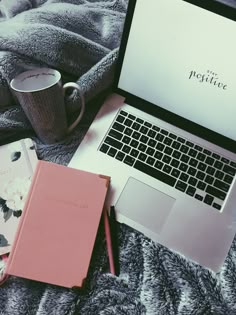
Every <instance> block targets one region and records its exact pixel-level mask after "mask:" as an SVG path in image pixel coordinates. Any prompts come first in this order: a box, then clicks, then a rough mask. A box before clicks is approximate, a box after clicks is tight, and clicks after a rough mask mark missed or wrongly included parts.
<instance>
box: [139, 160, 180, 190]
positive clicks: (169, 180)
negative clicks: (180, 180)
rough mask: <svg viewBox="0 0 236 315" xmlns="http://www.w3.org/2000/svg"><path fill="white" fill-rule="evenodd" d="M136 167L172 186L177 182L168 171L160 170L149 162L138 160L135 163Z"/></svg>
mask: <svg viewBox="0 0 236 315" xmlns="http://www.w3.org/2000/svg"><path fill="white" fill-rule="evenodd" d="M134 168H135V169H137V170H139V171H141V172H143V173H145V174H147V175H150V176H152V177H154V178H156V179H158V180H160V181H162V182H163V183H165V184H167V185H170V186H172V187H173V186H174V185H175V183H176V179H175V178H174V177H172V176H170V175H168V174H166V173H163V172H161V171H159V170H158V169H156V168H154V167H151V166H149V165H147V164H144V163H142V162H140V161H136V162H135V163H134Z"/></svg>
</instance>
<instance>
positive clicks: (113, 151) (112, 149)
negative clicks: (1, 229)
mask: <svg viewBox="0 0 236 315" xmlns="http://www.w3.org/2000/svg"><path fill="white" fill-rule="evenodd" d="M116 153H117V150H116V149H115V148H110V150H109V151H108V152H107V154H108V155H109V156H111V157H114V156H115V155H116Z"/></svg>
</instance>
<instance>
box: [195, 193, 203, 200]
mask: <svg viewBox="0 0 236 315" xmlns="http://www.w3.org/2000/svg"><path fill="white" fill-rule="evenodd" d="M194 197H195V198H196V199H197V200H200V201H202V200H203V196H201V195H199V194H196V195H195V196H194Z"/></svg>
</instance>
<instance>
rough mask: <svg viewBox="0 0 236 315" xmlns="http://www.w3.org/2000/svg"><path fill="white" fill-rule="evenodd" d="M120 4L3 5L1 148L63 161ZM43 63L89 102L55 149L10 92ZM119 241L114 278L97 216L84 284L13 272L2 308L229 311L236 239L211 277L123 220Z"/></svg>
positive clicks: (101, 84) (106, 52) (95, 100)
mask: <svg viewBox="0 0 236 315" xmlns="http://www.w3.org/2000/svg"><path fill="white" fill-rule="evenodd" d="M147 5H148V0H147ZM126 9H127V0H15V1H13V0H1V1H0V143H1V144H3V143H6V142H9V141H13V140H16V139H20V138H23V137H31V138H32V139H33V141H34V142H35V144H36V150H37V154H38V157H39V159H44V160H48V161H52V162H55V163H59V164H63V165H67V164H68V163H69V161H70V159H71V157H72V156H73V153H74V152H75V150H76V148H77V146H78V145H79V143H80V141H81V139H82V137H83V135H84V133H85V131H86V130H87V128H88V126H89V124H90V122H91V120H92V119H93V117H94V114H95V113H96V111H97V109H98V108H99V106H100V104H101V103H102V101H103V99H104V97H105V95H106V94H107V93H108V92H109V89H110V87H111V84H112V80H113V74H114V67H115V64H116V59H117V54H118V49H119V44H120V38H121V33H122V28H123V23H124V18H125V14H126ZM42 66H47V67H52V68H55V69H57V70H59V71H60V72H61V73H62V79H63V81H64V82H67V81H76V82H78V83H79V84H80V85H81V87H82V89H83V92H84V95H85V99H86V113H85V116H84V118H83V120H82V121H81V123H80V124H79V126H78V127H77V128H76V130H75V131H74V132H73V133H72V134H71V135H69V136H68V137H67V138H65V139H64V140H63V141H61V142H60V143H58V144H55V145H45V144H43V143H41V142H40V140H39V139H38V138H37V137H36V136H35V134H34V132H33V130H32V127H31V125H30V124H29V122H28V121H27V119H26V117H25V115H24V113H23V111H22V110H21V107H20V106H19V104H17V103H16V101H15V100H14V98H13V97H12V94H11V92H10V90H9V82H10V80H11V79H12V78H13V77H14V76H15V75H16V74H17V73H19V72H21V71H23V70H28V69H32V68H34V67H42ZM66 103H67V108H68V115H69V116H71V118H72V119H73V115H76V111H77V110H78V109H79V107H80V99H79V96H78V95H77V94H76V93H74V94H72V95H68V96H67V100H66ZM186 234H187V232H186ZM118 245H119V264H120V275H119V276H114V275H112V274H110V272H109V263H108V257H107V251H106V243H105V237H104V229H103V225H102V222H101V225H100V228H99V231H98V235H97V239H96V243H95V247H94V252H93V256H92V260H91V264H90V268H89V273H88V278H87V280H86V282H85V284H84V287H83V288H82V289H81V290H79V291H73V290H70V289H65V288H62V287H57V286H54V285H49V284H45V283H39V282H36V281H31V280H26V279H21V278H16V277H10V278H9V279H8V280H7V282H6V283H5V284H4V285H3V286H2V287H1V288H0V314H1V315H69V314H70V315H78V314H82V315H90V314H91V315H108V314H116V315H132V314H134V315H139V314H140V315H141V314H147V315H162V314H163V315H168V314H173V315H174V314H181V315H185V314H186V315H190V314H196V315H210V314H214V315H234V314H236V239H235V240H234V242H233V244H232V246H231V249H230V251H229V254H228V256H227V258H226V260H225V263H224V265H223V267H222V269H221V270H220V272H219V273H217V274H215V273H213V272H211V271H210V270H207V269H205V268H203V267H201V266H199V265H197V264H195V263H194V262H191V261H189V260H188V259H186V258H185V257H183V256H181V255H180V254H178V253H174V252H172V251H171V250H169V249H167V248H165V247H163V246H161V245H160V244H158V243H154V242H153V241H151V240H150V239H148V238H146V237H145V236H143V235H142V234H141V233H139V232H137V231H135V230H133V229H131V228H130V227H128V226H126V225H123V224H119V225H118ZM68 254H69V253H68ZM68 256H69V255H68ZM42 259H46V258H45V257H42ZM68 268H70V259H68ZM78 268H79V266H78Z"/></svg>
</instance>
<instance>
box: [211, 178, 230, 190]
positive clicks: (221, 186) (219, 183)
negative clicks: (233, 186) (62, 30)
mask: <svg viewBox="0 0 236 315" xmlns="http://www.w3.org/2000/svg"><path fill="white" fill-rule="evenodd" d="M214 186H215V187H216V188H219V189H221V190H223V191H225V192H227V191H228V190H229V187H230V185H228V184H226V183H224V182H222V181H220V180H218V179H216V180H215V182H214Z"/></svg>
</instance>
